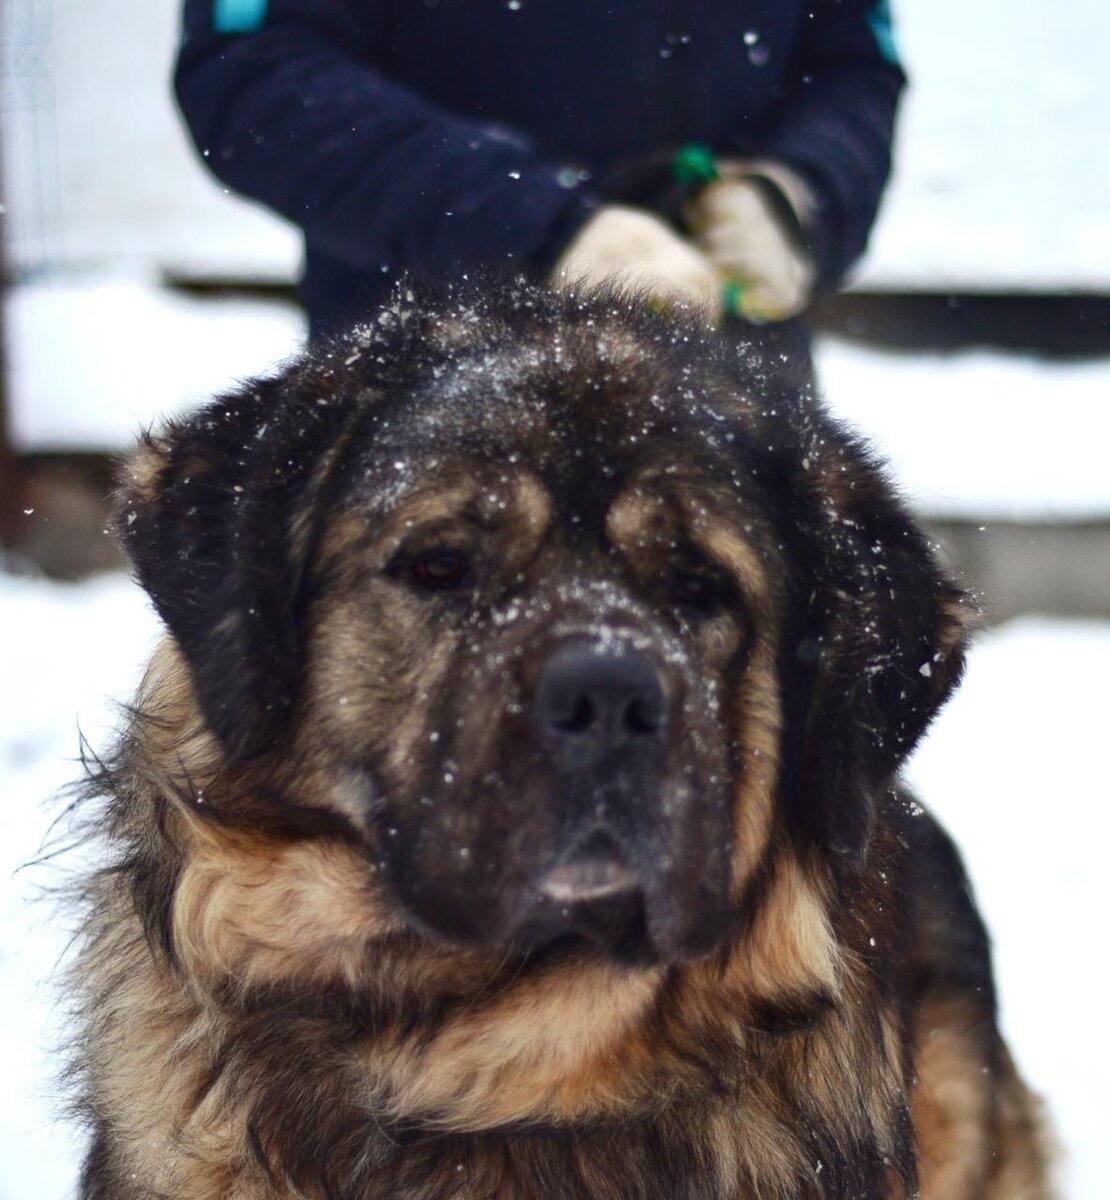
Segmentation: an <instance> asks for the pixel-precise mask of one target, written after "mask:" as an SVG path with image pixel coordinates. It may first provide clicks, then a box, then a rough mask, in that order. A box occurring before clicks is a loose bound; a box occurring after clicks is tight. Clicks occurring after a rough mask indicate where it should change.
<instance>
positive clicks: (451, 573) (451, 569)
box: [409, 547, 470, 592]
mask: <svg viewBox="0 0 1110 1200" xmlns="http://www.w3.org/2000/svg"><path fill="white" fill-rule="evenodd" d="M469 575H470V559H469V558H468V557H467V556H466V555H465V554H464V553H463V552H462V551H461V550H451V549H448V548H446V547H437V548H435V549H433V550H425V551H424V553H423V554H420V555H418V556H417V557H416V558H415V559H413V561H412V562H411V563H410V564H409V577H410V579H411V580H412V581H413V583H415V584H416V585H417V586H418V587H421V588H424V589H425V590H426V591H430V592H445V591H449V590H450V589H452V588H457V587H461V586H462V585H463V584H464V583H466V581H467V579H468V577H469Z"/></svg>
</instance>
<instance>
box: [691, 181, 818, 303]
mask: <svg viewBox="0 0 1110 1200" xmlns="http://www.w3.org/2000/svg"><path fill="white" fill-rule="evenodd" d="M720 176H721V177H720V178H719V179H717V180H716V181H715V182H713V183H709V184H707V185H706V186H705V187H704V188H702V189H701V190H700V191H699V192H698V193H697V194H696V195H695V196H693V197H692V198H691V199H690V200H688V201H687V202H686V204H685V205H684V206H683V210H682V215H683V220H684V222H685V223H686V225H687V227H688V228H689V229H690V231H691V233H692V234H693V239H694V244H695V245H696V246H697V247H698V249H700V250H701V251H702V252H703V253H704V254H705V256H706V258H707V259H708V260H709V261H710V262H711V263H712V264H713V266H714V267H715V268H716V269H717V271H718V273H719V275H720V277H721V279H722V280H723V281H724V282H725V284H726V286H727V287H729V288H730V290H731V291H732V297H733V301H734V303H735V307H737V308H738V309H739V315H741V316H744V317H748V318H750V319H751V320H754V321H784V320H786V319H787V318H788V317H793V316H797V314H798V313H800V312H801V311H802V310H803V309H804V308H805V307H806V305H807V304H808V303H809V299H810V295H811V294H812V291H813V285H814V283H815V281H816V278H817V271H816V268H815V266H814V264H813V261H812V259H811V258H810V257H809V255H808V254H807V253H806V252H805V250H804V249H803V248H802V246H801V244H800V234H801V219H800V216H799V215H798V214H804V212H805V211H806V208H807V193H806V191H805V186H804V184H802V183H801V181H800V180H796V179H794V177H793V175H792V173H790V172H788V171H786V170H785V169H784V168H774V169H770V168H769V169H768V170H766V171H764V170H762V169H761V170H760V171H759V173H758V174H756V173H755V172H752V171H750V169H749V171H748V172H747V173H745V169H744V168H743V167H741V166H740V165H739V164H734V163H724V164H721V166H720ZM784 185H785V186H784Z"/></svg>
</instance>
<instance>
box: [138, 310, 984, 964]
mask: <svg viewBox="0 0 1110 1200" xmlns="http://www.w3.org/2000/svg"><path fill="white" fill-rule="evenodd" d="M807 393H808V389H807V387H806V386H805V385H804V384H799V383H798V382H797V381H796V380H792V379H787V378H784V377H783V375H782V373H781V372H776V371H774V370H771V369H770V368H769V367H768V366H767V364H766V363H765V362H764V361H762V360H761V359H760V357H759V355H758V354H757V353H756V352H755V351H753V350H752V349H751V348H750V347H744V346H736V345H729V344H727V343H726V342H724V341H716V340H712V339H701V338H698V337H696V336H695V335H693V334H691V333H689V332H687V331H682V330H678V329H675V328H674V327H672V326H669V325H667V324H664V323H662V322H656V321H654V320H653V319H651V318H648V317H642V316H634V315H631V314H630V312H629V308H628V306H627V305H626V304H624V303H622V302H621V301H619V300H617V299H604V298H603V299H599V300H596V301H591V302H581V301H578V300H573V301H563V300H560V299H557V298H556V297H553V296H551V295H548V294H546V293H542V292H537V291H533V290H528V289H523V288H518V289H511V290H504V289H502V290H499V291H493V290H491V291H490V292H487V294H486V297H484V298H481V299H476V298H475V297H473V296H469V295H468V296H466V297H448V298H447V299H446V300H445V301H442V302H440V303H438V304H433V305H430V306H416V305H413V304H404V303H402V304H399V305H398V306H396V307H395V308H394V309H392V310H388V311H386V312H385V313H383V314H382V315H381V317H380V319H379V320H378V322H377V323H376V324H375V325H373V326H372V327H367V328H362V329H356V330H355V331H353V332H352V333H351V334H350V335H348V336H347V337H346V338H343V339H339V340H337V341H334V342H331V343H325V344H323V345H319V346H317V347H315V348H313V350H311V351H310V352H309V354H308V355H307V356H306V357H305V358H304V359H302V360H301V361H300V362H298V363H295V364H294V365H293V366H292V367H290V368H288V369H287V370H286V371H284V372H282V373H280V374H279V375H277V376H275V377H273V378H271V379H268V380H263V381H261V382H259V383H255V384H252V385H248V386H247V387H245V388H244V389H242V390H241V391H239V392H237V393H234V394H232V395H229V396H227V397H225V398H223V399H221V400H218V401H216V402H215V403H214V404H213V405H211V406H209V407H208V408H206V409H205V410H203V411H202V412H201V413H199V414H198V415H197V416H195V417H193V418H192V419H190V420H189V421H186V422H184V423H182V424H179V425H176V426H173V427H171V428H170V430H169V431H168V432H167V433H166V434H165V435H164V436H163V437H161V438H159V439H157V440H154V439H152V440H150V441H149V442H148V443H147V446H146V449H145V452H143V453H141V454H140V455H139V457H138V459H137V460H136V465H135V467H134V468H133V472H132V477H131V480H130V481H129V482H128V483H127V484H126V485H125V487H124V491H123V503H122V507H121V515H120V518H119V528H120V530H121V533H122V536H123V539H124V542H125V545H126V546H127V549H128V552H129V553H130V555H131V557H132V559H133V561H134V563H135V567H136V570H137V573H138V575H139V578H140V581H141V582H142V583H143V585H144V586H145V587H146V588H147V590H148V591H149V592H150V594H151V596H152V597H153V599H154V602H155V604H156V606H157V607H158V611H159V613H160V614H161V616H162V617H163V619H164V620H165V622H166V624H167V626H168V628H169V629H170V631H171V633H172V634H173V636H174V637H175V639H176V640H177V642H178V643H179V645H180V647H181V649H182V651H183V653H184V655H185V658H186V660H187V662H188V665H189V668H190V671H191V674H192V679H193V683H194V686H195V689H196V692H197V695H198V698H199V701H200V704H201V707H202V709H203V712H204V715H205V717H206V719H207V721H208V723H209V724H210V726H211V728H212V730H213V731H214V732H215V733H216V735H217V736H218V738H219V739H220V741H221V742H222V744H223V746H224V747H225V748H226V752H227V754H228V755H229V757H230V758H231V759H233V760H237V761H241V762H248V761H252V760H255V759H258V758H260V757H261V758H267V757H268V758H270V759H273V760H275V761H277V762H284V761H287V760H289V759H290V757H293V758H296V759H297V760H298V761H299V762H301V763H311V764H312V766H313V768H314V769H319V770H322V771H324V772H327V773H330V775H331V776H332V777H334V778H335V779H337V780H338V779H342V780H343V781H345V782H344V783H343V785H342V786H339V785H338V784H337V785H336V786H337V790H336V793H335V794H337V795H341V799H340V800H338V801H337V804H339V806H340V808H341V810H342V812H343V815H344V816H345V817H346V818H348V819H349V820H350V821H351V822H352V823H353V824H354V825H355V827H356V828H357V829H358V830H359V831H360V836H364V837H365V839H366V843H367V848H368V853H369V854H370V855H371V856H372V857H373V859H374V860H375V861H376V862H378V864H379V865H380V867H381V869H382V870H383V871H384V873H385V875H386V877H387V878H388V879H389V880H390V881H391V886H392V887H393V889H394V890H395V893H396V895H397V897H398V902H399V904H400V906H401V908H402V909H403V911H404V913H405V915H406V920H408V921H409V922H410V923H412V924H414V925H415V926H416V927H417V928H419V929H421V930H423V931H425V932H430V933H431V934H433V935H434V936H436V937H438V938H443V939H446V940H448V941H453V942H461V943H468V944H469V943H473V944H479V945H503V944H506V943H507V942H510V941H516V942H524V943H529V942H537V943H543V942H545V941H549V940H552V939H556V938H559V937H561V936H563V935H565V934H568V933H569V934H573V935H575V936H585V937H587V938H589V939H590V940H593V941H596V942H598V943H599V944H600V945H601V946H603V947H604V948H605V949H606V950H607V951H608V952H610V953H613V954H617V955H618V956H623V957H630V958H647V959H651V958H655V957H660V956H661V957H663V958H665V959H670V960H673V959H681V958H686V957H693V956H698V955H701V954H704V953H706V952H707V951H708V950H710V949H712V948H713V947H714V946H716V945H718V944H720V943H721V942H722V941H724V940H725V939H726V938H727V936H728V934H729V930H730V928H731V920H732V916H731V885H732V879H731V874H730V870H731V868H730V860H731V859H732V858H733V855H734V851H735V847H734V845H733V827H734V818H735V813H734V809H735V806H736V805H737V804H738V803H743V779H742V775H743V770H742V767H741V763H742V760H743V759H744V754H745V749H746V748H745V746H743V745H741V744H738V739H741V740H742V734H738V733H737V730H738V729H739V728H741V725H740V723H739V722H740V717H739V714H738V711H737V708H736V705H737V703H738V702H737V700H736V697H737V695H738V694H739V693H740V692H741V691H742V690H743V685H744V680H745V672H748V671H749V668H750V656H751V654H752V648H753V646H754V645H756V644H757V643H759V642H760V639H762V640H763V641H765V642H771V643H773V644H774V646H775V649H776V670H777V686H778V688H779V691H780V693H781V704H782V733H781V742H780V747H779V760H780V764H781V766H780V770H781V775H780V784H779V792H780V799H781V802H782V807H783V809H784V811H785V813H786V814H787V818H788V820H789V821H791V822H792V823H793V824H794V827H795V830H796V832H798V833H800V834H801V835H803V836H805V837H807V838H809V839H811V840H812V841H813V842H815V843H816V844H817V845H819V846H822V847H825V848H827V849H830V850H832V851H835V852H836V853H837V854H838V855H843V856H847V857H849V858H853V859H858V858H859V857H860V856H862V855H863V854H864V852H865V850H866V846H867V840H868V836H869V832H870V828H871V821H872V817H873V811H874V805H875V802H876V798H877V797H878V796H879V794H880V793H881V792H882V790H883V789H885V788H886V787H888V786H889V782H890V779H891V777H892V775H893V773H894V772H895V771H896V770H897V768H898V766H899V764H900V763H901V762H902V761H903V759H904V758H905V756H906V755H907V754H908V753H909V751H910V749H911V748H912V747H913V745H914V744H915V742H916V741H917V739H918V737H919V736H920V734H921V732H922V730H923V729H924V728H925V726H926V724H927V723H928V721H929V720H930V718H931V717H932V715H933V714H934V713H935V711H936V710H937V708H938V707H939V705H940V704H941V703H942V702H943V700H944V698H945V697H946V696H947V694H948V692H949V691H950V690H951V688H952V686H953V685H954V683H955V681H956V679H957V678H958V675H959V671H960V667H961V663H962V637H963V632H962V630H963V618H962V597H961V596H960V595H959V593H957V592H956V591H955V590H954V589H953V588H952V587H951V586H950V585H949V584H948V583H947V582H946V581H945V579H944V578H943V576H942V575H941V573H940V572H939V570H938V568H937V566H936V564H935V562H934V559H933V556H932V554H931V552H930V550H929V548H928V547H927V545H926V544H925V542H924V541H923V539H922V537H921V535H920V534H919V533H918V532H917V530H916V527H915V526H914V524H913V523H912V521H911V520H910V518H909V516H908V514H907V513H906V512H905V511H904V509H903V508H902V506H901V505H900V503H899V502H898V500H897V499H896V497H895V496H894V495H893V493H892V491H891V489H890V488H889V486H888V485H887V483H886V482H885V480H884V479H883V477H882V475H881V473H880V471H879V470H878V468H877V467H876V466H875V465H874V463H873V462H872V461H871V459H870V457H869V456H868V454H867V452H866V451H865V450H864V449H863V448H862V446H861V445H860V444H859V442H858V441H857V440H855V439H854V438H853V437H851V436H850V435H848V434H847V433H845V431H844V430H843V429H841V428H840V427H839V426H838V425H837V424H836V423H834V422H833V421H832V420H830V419H829V418H828V417H827V416H826V415H825V414H824V413H823V412H822V411H821V410H820V409H819V408H818V407H817V406H816V404H815V403H814V401H813V399H812V397H811V396H810V395H809V394H807ZM626 509H627V510H632V511H633V512H634V514H635V516H634V519H632V521H631V525H629V521H628V520H626V519H625V518H624V517H623V516H622V515H621V514H623V513H624V512H625V510H626ZM710 518H712V520H714V521H716V522H717V523H718V525H722V524H723V525H724V526H727V527H728V530H729V532H730V536H733V537H734V538H735V539H736V540H737V542H738V543H740V544H742V545H743V546H744V547H746V550H745V551H744V555H746V556H747V558H748V559H750V561H751V564H752V566H751V568H750V569H749V570H748V573H747V575H745V573H744V571H743V570H738V568H737V566H736V563H735V562H725V561H723V560H722V558H721V557H720V555H719V554H717V553H716V552H715V551H714V550H713V549H712V546H711V544H710V543H711V539H710V538H709V537H708V535H705V534H704V532H703V533H699V532H698V530H699V529H700V528H702V526H703V525H704V524H705V522H706V521H707V520H709V519H710ZM637 521H638V522H639V524H636V522H637ZM626 525H628V526H629V528H632V527H633V526H634V527H635V532H634V533H629V532H628V531H627V529H625V526H626ZM622 530H624V532H622ZM770 596H773V597H775V598H776V603H775V604H774V605H769V604H768V603H767V599H768V597H770ZM772 609H773V611H774V612H776V613H777V614H779V615H778V617H777V618H776V620H777V624H776V623H775V622H773V621H772V620H771V618H770V617H769V616H768V615H767V613H768V612H769V611H770V610H772ZM575 655H578V656H579V659H581V658H582V655H584V656H585V660H584V661H585V665H582V662H580V661H579V659H575ZM571 660H573V661H574V662H575V663H577V665H576V666H574V668H573V670H572V671H571V674H572V676H573V678H572V681H571V683H570V684H567V683H565V681H564V682H562V683H560V684H559V687H560V688H562V691H563V693H565V695H564V699H563V700H558V701H552V700H550V699H546V700H544V701H543V704H545V705H548V706H549V707H550V706H551V705H552V704H555V705H556V707H557V705H558V704H559V703H563V702H564V700H565V703H566V706H567V712H566V714H565V716H560V715H558V714H557V713H556V714H555V715H551V714H550V713H549V714H548V716H546V717H544V718H542V719H541V718H538V717H537V705H538V704H539V703H540V701H538V700H537V697H538V696H540V695H541V694H542V695H545V696H546V695H548V694H549V693H550V691H551V686H553V685H551V684H550V680H551V679H552V677H553V675H558V674H559V673H560V672H562V674H563V675H565V674H566V672H567V668H566V667H565V663H566V662H567V661H571ZM629 660H635V663H634V666H633V667H628V666H627V663H628V661H629ZM553 663H555V664H557V665H556V666H552V664H553ZM598 664H600V666H598ZM621 664H623V665H621ZM595 668H596V669H595ZM574 671H577V672H578V676H581V679H582V680H588V681H589V682H581V681H580V680H579V678H578V676H574ZM599 671H600V672H601V676H603V678H601V682H597V681H596V679H595V676H598V672H599ZM622 672H624V674H625V675H627V676H629V677H631V676H635V677H636V678H637V679H639V680H640V681H641V682H639V683H635V684H628V685H627V686H628V687H630V688H631V689H632V690H631V692H629V696H630V697H631V698H629V696H624V694H623V693H620V688H621V687H625V686H626V685H625V684H621V683H619V682H618V683H614V682H613V680H614V678H615V677H623V676H622V675H621V673H622ZM606 673H608V674H606ZM544 681H546V682H544ZM645 681H646V682H645ZM545 689H546V691H545ZM637 689H639V690H637ZM618 693H619V694H618ZM614 696H615V697H616V698H615V699H614V698H613V697H614ZM622 697H623V698H622ZM584 698H585V699H584ZM583 704H585V708H586V709H587V710H589V714H590V715H589V717H588V719H587V718H585V717H582V716H581V711H582V706H583ZM649 710H650V712H649ZM656 710H658V712H656ZM576 712H578V713H579V715H578V716H577V717H576V716H575V713H576ZM644 712H649V715H648V716H647V717H645V716H643V713H644ZM599 713H600V714H601V715H600V716H599ZM637 713H638V714H640V715H638V716H637V715H635V714H637ZM651 713H656V715H651ZM659 714H662V715H659ZM768 720H770V717H768ZM583 721H586V726H583V728H586V727H588V729H589V730H592V729H593V728H594V725H597V727H598V728H600V726H601V725H602V724H604V723H605V721H615V722H617V723H618V725H620V727H621V728H622V729H623V730H624V731H625V732H624V733H621V734H620V735H619V736H617V735H609V734H606V735H605V737H606V738H608V739H609V740H607V741H604V742H603V744H602V745H601V748H600V750H598V749H597V746H596V745H595V746H594V749H593V750H591V751H590V753H589V754H587V753H586V752H585V751H584V750H582V746H583V745H584V744H585V741H584V740H583V739H582V738H578V739H577V740H574V738H577V734H576V733H575V734H574V738H571V740H570V741H568V740H567V739H568V737H570V735H569V734H567V733H566V729H571V731H572V733H573V732H574V730H573V727H574V726H576V725H582V722H583ZM591 722H593V724H591ZM622 723H623V724H622ZM637 723H638V724H637ZM564 727H566V728H564ZM644 727H650V728H649V729H648V732H647V733H644V732H643V728H644ZM555 728H558V729H559V734H558V738H557V739H556V741H557V743H558V744H557V746H554V744H553V741H552V739H553V737H554V736H555V735H554V734H553V732H552V731H553V729H555ZM633 728H635V729H636V730H639V732H637V733H636V735H635V737H633V736H632V734H629V733H628V730H629V729H633ZM591 736H592V734H591ZM599 736H600V735H599ZM586 740H588V739H586ZM591 744H592V743H591ZM553 746H554V748H553ZM568 746H570V747H571V748H570V749H568ZM591 754H592V755H593V757H592V758H591V757H590V755H591ZM587 760H588V761H587ZM738 798H739V799H738ZM749 865H750V864H749ZM568 880H569V882H568ZM599 881H600V882H599ZM595 892H598V893H600V894H596V895H595ZM568 897H569V898H568Z"/></svg>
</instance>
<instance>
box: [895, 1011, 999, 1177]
mask: <svg viewBox="0 0 1110 1200" xmlns="http://www.w3.org/2000/svg"><path fill="white" fill-rule="evenodd" d="M917 1027H918V1035H917V1041H918V1045H917V1056H916V1062H915V1066H916V1071H917V1083H916V1086H915V1088H914V1092H913V1100H912V1109H913V1122H914V1130H915V1135H916V1142H917V1152H918V1169H919V1171H920V1176H921V1195H922V1200H979V1198H980V1197H982V1195H983V1188H984V1185H985V1182H986V1177H987V1170H988V1168H989V1164H990V1152H991V1146H990V1140H989V1139H990V1127H991V1103H992V1098H991V1090H992V1084H991V1080H990V1077H989V1076H988V1074H987V1073H986V1070H987V1069H986V1064H985V1063H984V1061H983V1055H982V1051H981V1049H980V1047H979V1045H978V1044H977V1039H976V1037H975V1035H974V1032H973V1031H972V1030H970V1029H968V1027H967V1021H966V1014H965V1013H964V1012H962V1011H961V1010H960V1006H959V1005H955V1004H952V1005H944V1004H933V1005H929V1006H927V1007H926V1008H925V1010H924V1011H923V1012H922V1013H921V1014H920V1015H919V1017H918V1021H917Z"/></svg>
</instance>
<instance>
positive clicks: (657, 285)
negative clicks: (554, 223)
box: [550, 205, 722, 326]
mask: <svg viewBox="0 0 1110 1200" xmlns="http://www.w3.org/2000/svg"><path fill="white" fill-rule="evenodd" d="M550 282H551V283H552V285H553V286H554V287H556V288H560V289H563V290H570V289H575V288H579V289H587V290H588V289H592V288H597V287H602V286H604V285H607V284H609V285H615V286H617V287H626V288H634V289H636V290H637V291H640V292H643V293H645V294H646V296H647V298H648V302H649V304H650V305H651V306H652V307H656V308H660V309H662V310H664V311H675V310H677V311H678V312H679V313H680V314H683V315H688V316H691V317H692V318H694V319H695V320H697V321H700V322H703V323H704V324H706V325H709V326H715V325H717V324H719V322H720V319H721V312H722V307H721V306H722V292H721V280H720V278H719V276H718V274H717V272H716V271H715V270H714V268H713V267H712V266H711V265H710V264H709V262H707V261H706V259H705V257H704V255H702V254H701V253H700V252H699V251H697V250H695V249H694V247H693V246H691V245H690V244H689V243H688V242H686V241H685V240H684V239H683V238H681V237H679V235H678V234H677V233H675V232H674V231H673V230H672V229H671V228H670V226H669V225H666V224H665V223H664V222H663V221H661V220H660V219H659V218H658V217H654V216H652V215H651V214H650V213H647V212H641V211H640V210H639V209H636V208H625V207H622V206H620V205H609V206H607V207H605V208H602V209H601V210H600V211H599V212H597V213H596V214H595V215H594V216H592V217H591V218H590V219H589V220H588V221H587V222H586V224H585V225H583V226H582V228H581V229H580V230H579V231H578V233H577V235H576V236H575V237H574V238H573V240H572V241H571V243H570V245H568V246H567V248H566V249H565V250H564V251H563V254H562V256H561V257H560V259H559V261H558V262H557V263H556V264H555V267H554V269H553V270H552V272H551V280H550Z"/></svg>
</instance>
